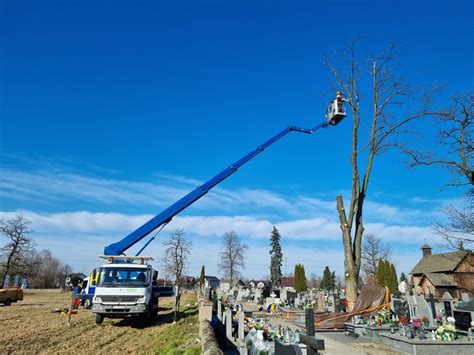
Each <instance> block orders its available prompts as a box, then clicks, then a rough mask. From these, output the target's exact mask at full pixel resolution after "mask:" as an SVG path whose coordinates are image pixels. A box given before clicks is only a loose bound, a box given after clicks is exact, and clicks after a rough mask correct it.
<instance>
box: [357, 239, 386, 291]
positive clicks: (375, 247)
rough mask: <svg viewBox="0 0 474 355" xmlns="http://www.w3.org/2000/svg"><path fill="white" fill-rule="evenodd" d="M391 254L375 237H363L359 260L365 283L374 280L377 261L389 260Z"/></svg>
mask: <svg viewBox="0 0 474 355" xmlns="http://www.w3.org/2000/svg"><path fill="white" fill-rule="evenodd" d="M391 252H392V251H391V250H390V248H389V247H388V246H387V245H383V244H382V242H381V241H380V238H379V237H377V235H375V234H367V235H365V238H364V242H363V243H362V255H361V258H362V267H363V270H364V274H365V280H366V282H369V281H371V280H372V281H373V280H375V278H376V276H377V270H378V265H379V261H380V260H381V259H384V260H389V259H390V254H391Z"/></svg>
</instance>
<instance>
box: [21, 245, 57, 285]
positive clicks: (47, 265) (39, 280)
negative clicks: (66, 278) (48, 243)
mask: <svg viewBox="0 0 474 355" xmlns="http://www.w3.org/2000/svg"><path fill="white" fill-rule="evenodd" d="M32 264H33V265H34V267H33V268H32V271H31V273H30V275H29V278H30V279H31V287H34V288H59V287H61V286H62V285H61V280H62V276H63V275H62V271H63V268H64V265H63V264H62V263H61V261H60V260H59V259H58V258H56V257H55V256H54V255H53V254H52V253H51V251H49V250H47V249H45V250H42V251H41V252H39V253H38V254H35V256H34V258H33V262H32Z"/></svg>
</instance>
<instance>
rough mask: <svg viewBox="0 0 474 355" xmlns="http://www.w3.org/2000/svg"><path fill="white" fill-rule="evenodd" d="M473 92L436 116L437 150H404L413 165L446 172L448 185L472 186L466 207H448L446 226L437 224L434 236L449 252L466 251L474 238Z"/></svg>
mask: <svg viewBox="0 0 474 355" xmlns="http://www.w3.org/2000/svg"><path fill="white" fill-rule="evenodd" d="M473 112H474V91H469V92H467V93H465V94H461V95H456V96H455V97H454V98H453V105H452V106H451V107H450V108H448V109H447V110H446V111H445V112H443V113H441V114H439V115H437V116H436V118H437V121H438V125H439V126H440V129H439V131H438V139H437V142H436V143H437V149H436V150H435V149H431V150H426V149H424V150H421V149H416V148H408V147H405V149H404V152H405V153H406V154H407V155H408V156H409V157H410V158H411V160H410V166H412V167H414V166H420V165H437V166H441V167H443V168H445V169H447V170H448V171H449V172H450V173H451V174H452V175H453V176H454V180H453V181H451V182H450V183H448V184H447V185H448V186H469V187H470V189H469V191H468V194H467V205H466V208H464V209H463V208H459V207H454V206H448V207H446V208H445V209H444V211H443V212H444V214H445V215H446V216H447V218H448V222H447V223H436V224H435V225H434V226H433V228H434V230H435V233H437V234H439V235H441V236H442V237H443V238H444V239H445V240H446V242H447V246H448V248H450V249H463V248H464V246H465V245H466V244H469V243H473V242H474V238H472V237H473V236H474V114H473Z"/></svg>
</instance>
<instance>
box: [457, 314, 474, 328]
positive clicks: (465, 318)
mask: <svg viewBox="0 0 474 355" xmlns="http://www.w3.org/2000/svg"><path fill="white" fill-rule="evenodd" d="M454 320H455V323H454V324H455V326H456V328H457V329H461V330H468V329H469V328H470V327H471V322H472V317H471V312H463V311H454Z"/></svg>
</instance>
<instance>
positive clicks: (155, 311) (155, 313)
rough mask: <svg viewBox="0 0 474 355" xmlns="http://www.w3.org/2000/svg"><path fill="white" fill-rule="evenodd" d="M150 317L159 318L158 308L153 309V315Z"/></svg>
mask: <svg viewBox="0 0 474 355" xmlns="http://www.w3.org/2000/svg"><path fill="white" fill-rule="evenodd" d="M150 318H151V319H152V320H155V319H156V318H158V308H156V309H154V310H152V311H151V317H150Z"/></svg>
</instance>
